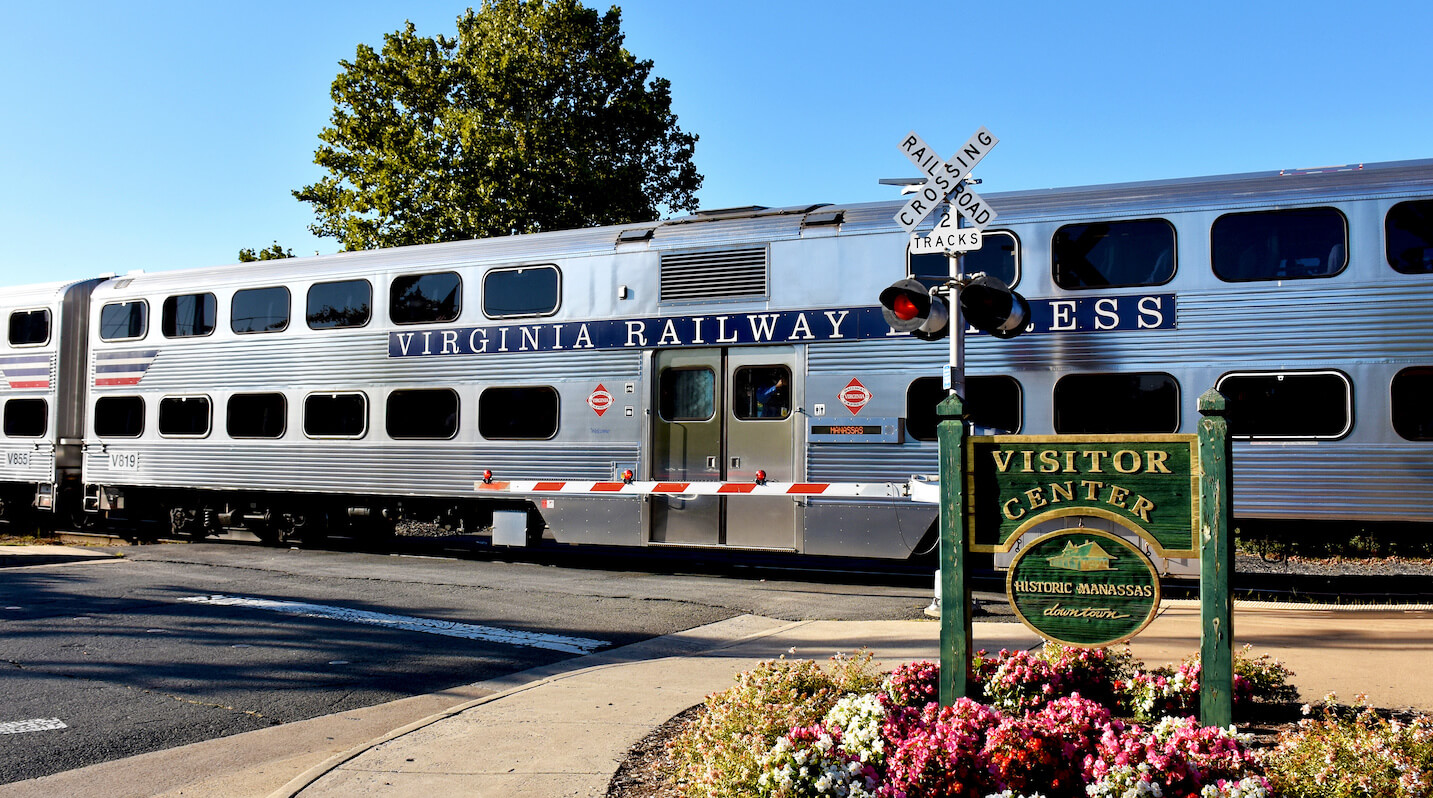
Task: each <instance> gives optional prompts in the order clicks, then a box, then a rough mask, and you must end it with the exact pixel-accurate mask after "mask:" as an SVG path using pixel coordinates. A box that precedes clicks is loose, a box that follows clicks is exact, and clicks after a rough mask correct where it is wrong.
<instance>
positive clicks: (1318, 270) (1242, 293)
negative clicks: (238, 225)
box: [0, 160, 1433, 558]
mask: <svg viewBox="0 0 1433 798" xmlns="http://www.w3.org/2000/svg"><path fill="white" fill-rule="evenodd" d="M986 199H987V200H988V202H989V204H990V205H991V207H993V208H994V209H995V210H996V211H997V212H998V213H999V217H998V219H997V221H996V223H995V224H994V225H993V226H992V227H991V228H990V229H989V230H987V231H986V232H987V235H986V237H985V245H984V247H983V248H982V249H980V250H978V251H976V252H973V253H970V254H968V255H967V256H966V257H965V259H964V260H965V264H964V271H965V272H967V273H974V272H977V271H984V272H987V273H990V274H994V275H996V276H999V277H1001V278H1002V279H1004V280H1005V281H1006V282H1008V283H1010V284H1012V285H1013V286H1014V287H1015V288H1016V289H1017V290H1019V291H1020V292H1021V293H1022V294H1023V295H1024V296H1025V297H1027V298H1028V300H1029V302H1030V305H1031V311H1032V313H1031V322H1030V326H1029V327H1028V328H1027V331H1026V332H1025V333H1024V334H1023V335H1021V336H1020V337H1018V338H1015V339H1013V340H995V339H993V338H991V337H990V336H987V335H983V334H981V335H975V334H971V335H969V337H968V341H967V344H966V347H965V354H966V364H965V365H966V373H967V399H968V405H969V407H970V408H971V410H972V413H973V416H974V421H975V423H976V424H977V425H979V426H981V427H984V428H987V429H998V430H1005V431H1011V432H1016V431H1018V432H1021V433H1026V434H1051V433H1113V432H1119V433H1145V432H1150V433H1156V432H1157V433H1163V432H1189V431H1192V430H1193V429H1194V426H1195V423H1196V420H1197V418H1198V413H1197V411H1196V407H1195V405H1196V399H1197V397H1198V396H1199V394H1201V393H1202V392H1204V391H1205V390H1206V389H1208V388H1210V387H1216V388H1218V389H1219V390H1220V391H1222V392H1223V393H1224V394H1225V395H1226V396H1227V397H1228V398H1229V400H1230V405H1231V408H1232V417H1231V424H1232V432H1233V434H1234V435H1235V441H1236V442H1235V453H1234V480H1235V482H1234V484H1235V494H1234V498H1235V507H1234V510H1235V516H1236V518H1238V519H1240V520H1241V521H1242V522H1243V523H1246V524H1248V523H1254V522H1257V521H1259V520H1279V521H1302V522H1309V521H1339V522H1347V521H1352V522H1358V523H1360V524H1367V523H1381V522H1397V523H1400V524H1423V525H1426V524H1429V523H1430V522H1433V503H1430V502H1429V501H1428V498H1427V497H1428V496H1429V494H1430V492H1433V400H1431V399H1433V351H1430V345H1433V160H1426V161H1412V162H1398V163H1387V164H1368V165H1359V166H1354V167H1339V168H1331V169H1324V170H1301V171H1288V172H1279V173H1260V174H1250V175H1235V176H1222V177H1206V178H1194V179H1185V180H1170V181H1154V182H1141V183H1128V184H1120V185H1108V186H1096V187H1082V188H1067V189H1053V190H1041V191H1021V192H1009V193H1003V194H999V193H992V194H987V195H986ZM899 207H900V203H899V202H898V201H897V202H879V203H866V204H852V205H813V206H809V207H797V208H779V209H768V208H758V207H753V208H743V209H730V210H723V211H712V212H703V213H697V214H695V215H693V216H689V217H685V218H678V219H672V220H667V221H661V222H650V223H641V224H629V225H623V226H618V227H606V228H596V229H586V230H572V231H561V232H551V233H540V234H534V235H522V236H513V237H510V238H498V239H489V240H480V241H465V242H456V243H447V244H434V245H428V246H418V247H408V248H401V249H392V250H382V251H371V252H354V253H342V254H337V255H331V256H321V257H313V258H298V259H287V260H277V261H265V262H259V263H250V264H244V265H238V266H225V267H220V268H206V269H192V270H183V271H173V272H163V273H155V274H131V275H127V276H123V277H112V278H107V279H97V280H90V281H85V282H79V283H73V284H68V285H49V286H36V287H25V288H19V289H8V290H6V291H5V293H4V297H3V300H0V313H3V314H4V315H5V316H6V318H8V320H9V336H8V339H7V340H6V342H5V343H4V346H3V347H0V369H3V371H4V376H5V380H4V382H3V383H0V401H2V402H3V405H4V407H3V413H4V429H3V436H0V455H3V457H4V459H3V461H0V501H3V502H4V507H5V509H6V510H8V511H15V510H16V509H17V508H19V509H23V508H25V507H33V508H38V509H39V510H42V511H47V512H70V513H73V514H75V515H76V516H78V517H81V518H83V517H86V516H89V517H94V516H96V515H98V516H104V517H108V518H111V519H126V520H129V521H137V520H145V519H147V520H151V521H159V522H160V523H161V524H162V525H164V526H165V527H166V528H167V529H169V530H173V531H176V532H188V533H193V534H198V535H203V534H210V533H214V532H217V531H219V530H221V529H223V528H225V527H237V526H243V527H248V528H250V529H252V530H253V531H254V532H256V533H257V534H259V535H260V537H262V538H264V539H266V540H271V541H277V540H283V539H290V538H311V537H318V536H323V535H327V534H335V533H342V534H350V533H352V534H372V535H379V536H382V535H385V534H390V533H391V531H392V529H393V523H394V521H395V520H397V519H400V518H421V519H433V518H439V519H443V520H444V521H446V522H448V523H452V524H462V525H464V526H465V527H467V528H468V529H470V530H486V529H488V527H489V525H490V524H492V522H493V518H494V516H493V513H494V511H495V510H496V511H498V513H499V515H498V517H499V519H500V520H501V521H502V523H500V524H497V525H495V526H494V529H496V530H497V531H496V532H494V533H493V534H494V540H495V542H498V543H505V544H532V543H537V542H539V541H540V540H542V539H549V540H552V541H556V542H559V543H577V544H606V545H618V546H687V547H697V548H701V549H711V548H732V549H737V548H745V549H759V550H774V551H785V552H795V553H801V554H808V555H833V556H859V557H873V558H906V557H910V556H913V555H918V554H921V553H925V552H928V551H929V550H930V549H931V548H932V543H933V541H934V536H935V529H936V524H935V520H936V509H935V507H934V506H933V505H930V504H924V503H920V502H914V501H911V500H910V499H909V498H908V497H905V496H902V495H900V494H901V491H899V490H892V491H890V493H891V494H892V495H889V496H883V495H876V496H873V495H868V494H866V493H862V492H860V491H856V492H851V493H848V494H841V493H840V492H839V491H835V492H834V493H836V494H837V495H828V494H824V493H821V492H820V491H817V490H813V491H811V492H801V491H797V492H795V493H794V494H793V495H782V496H770V495H751V494H744V495H742V494H738V495H726V494H723V493H720V492H718V493H712V492H707V493H702V492H700V491H698V490H696V488H695V487H693V488H692V489H691V492H690V493H683V494H676V495H673V494H672V493H670V492H669V493H666V494H660V495H658V494H647V495H639V496H628V495H604V493H603V492H602V490H601V488H594V486H593V484H592V483H598V484H599V485H600V484H607V483H609V482H619V481H620V480H622V478H623V475H624V474H626V473H627V472H630V476H632V477H635V478H636V479H638V480H655V481H669V482H676V483H681V484H686V483H693V484H694V485H696V484H707V483H723V484H728V485H734V484H740V483H752V482H753V481H756V480H758V479H760V478H764V479H766V480H770V481H772V482H779V483H795V484H798V485H817V486H820V485H849V484H860V485H872V484H883V483H889V484H891V485H904V484H907V483H909V482H910V481H911V480H912V479H913V475H921V474H931V473H933V472H935V471H936V470H937V456H936V443H935V421H936V419H935V417H934V409H935V405H936V404H937V402H938V401H939V399H940V398H942V397H943V395H944V391H943V389H942V381H941V367H942V366H943V365H944V363H945V360H946V357H947V350H946V347H945V346H944V345H942V344H938V343H937V344H933V343H929V342H926V341H921V340H916V339H915V338H912V337H911V336H910V335H908V334H904V333H893V332H892V330H891V329H890V328H889V327H888V326H886V325H885V323H884V322H883V320H882V318H881V315H880V311H879V308H878V307H876V297H877V296H878V295H879V293H880V292H881V290H882V289H883V288H885V287H886V286H887V285H889V284H890V283H892V282H893V281H895V280H898V279H902V278H905V277H908V276H909V277H915V278H916V279H922V280H924V281H926V282H928V283H934V282H937V281H939V280H941V279H942V278H943V275H945V274H946V269H947V264H946V260H945V258H944V256H941V255H928V254H925V253H923V252H921V251H916V252H914V253H913V252H911V251H910V242H909V238H908V236H906V235H905V234H904V233H903V232H902V231H901V230H900V228H899V227H898V226H897V225H896V223H895V222H894V220H893V218H892V217H893V215H894V213H895V211H896V210H897V209H898V208H899ZM524 480H526V481H528V482H542V483H544V485H543V490H542V491H540V492H531V493H527V494H524V493H523V492H522V491H521V490H518V491H516V492H511V491H510V492H502V493H499V492H495V491H491V490H485V489H484V488H485V487H486V486H490V485H492V484H493V483H494V482H497V483H504V484H509V485H515V484H519V483H520V482H521V481H524ZM521 484H527V483H521ZM568 484H573V485H576V486H577V487H575V488H574V490H573V491H572V492H565V491H564V490H563V489H562V487H561V486H563V485H568ZM514 518H517V519H520V520H519V521H518V522H517V529H516V532H514V530H513V523H514V522H513V519H514ZM1429 529H1430V530H1433V527H1429ZM484 534H486V532H484Z"/></svg>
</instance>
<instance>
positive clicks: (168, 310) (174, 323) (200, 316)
mask: <svg viewBox="0 0 1433 798" xmlns="http://www.w3.org/2000/svg"><path fill="white" fill-rule="evenodd" d="M215 306H216V302H215V301H214V295H213V294H183V295H181V296H172V297H168V298H166V299H165V300H164V307H163V308H162V309H161V310H160V322H159V327H160V332H162V333H164V337H165V338H188V337H191V336H198V335H208V334H210V333H212V332H214V312H215Z"/></svg>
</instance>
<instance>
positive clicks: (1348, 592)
mask: <svg viewBox="0 0 1433 798" xmlns="http://www.w3.org/2000/svg"><path fill="white" fill-rule="evenodd" d="M54 537H55V539H56V541H57V542H60V543H65V544H69V545H81V546H96V545H98V546H105V545H129V544H130V543H131V540H130V539H129V538H127V537H126V536H123V535H120V534H117V533H113V532H95V531H81V530H63V531H59V532H56V533H55V535H54ZM206 541H212V542H227V543H233V544H236V545H255V546H257V545H262V544H261V542H260V541H259V539H258V537H256V536H255V535H253V534H252V533H249V532H245V531H242V530H235V531H229V532H225V533H224V534H222V535H218V536H213V537H209V538H206ZM145 542H146V543H149V542H153V543H189V542H193V541H192V539H189V538H178V537H168V536H161V537H158V538H153V539H146V540H145ZM306 547H307V548H314V547H313V546H306ZM324 547H325V548H334V549H349V550H365V551H374V548H373V547H372V546H371V545H361V544H359V543H358V542H357V541H352V540H347V539H334V540H332V541H330V542H329V543H328V544H327V545H326V546H324ZM383 552H385V553H389V554H400V555H414V556H440V557H452V558H455V559H463V558H478V557H482V558H486V557H492V556H500V557H502V558H506V559H514V560H522V561H529V562H545V563H549V564H553V565H567V566H572V567H588V568H591V567H595V568H610V569H618V570H634V569H635V570H655V571H668V572H671V571H675V572H694V571H703V572H707V571H715V572H720V573H724V574H728V575H732V576H737V577H742V576H753V577H758V578H779V579H786V580H792V581H809V582H839V583H842V584H861V583H865V582H869V583H872V584H895V585H913V586H924V585H926V584H929V583H930V580H931V579H932V576H933V569H932V568H931V567H930V566H928V565H913V564H910V563H891V562H885V561H871V562H852V561H847V560H842V561H839V562H824V561H821V560H815V559H810V558H807V559H799V560H795V561H793V560H792V559H791V558H790V557H789V556H787V557H776V556H751V555H749V554H746V555H742V556H739V557H738V556H729V557H725V558H715V559H714V560H713V561H712V562H709V563H706V564H704V565H701V566H698V565H696V564H694V563H692V562H691V561H690V559H677V558H673V557H671V556H670V555H668V554H666V553H665V552H639V551H637V550H633V549H630V548H624V549H620V550H613V551H604V550H594V549H592V548H584V549H583V550H582V551H581V552H573V551H568V550H567V549H566V548H565V547H555V546H554V547H539V548H533V549H493V548H492V547H491V546H488V545H486V544H479V543H477V542H476V541H475V540H474V539H473V537H472V536H465V535H399V536H397V537H395V538H393V540H392V541H391V545H390V546H388V547H386V548H385V549H383ZM1290 567H1291V568H1293V567H1295V566H1290ZM1358 571H1359V572H1357V573H1344V572H1340V571H1339V570H1338V566H1337V565H1330V566H1320V567H1319V568H1318V570H1317V571H1316V572H1302V573H1296V572H1292V571H1291V572H1289V573H1269V572H1267V571H1261V572H1252V571H1238V570H1236V571H1235V573H1234V585H1233V587H1234V594H1235V597H1236V598H1238V599H1242V600H1246V601H1251V600H1254V601H1278V602H1286V603H1291V604H1303V603H1318V604H1339V605H1350V606H1369V605H1375V606H1376V605H1399V604H1428V603H1433V574H1417V573H1369V572H1368V566H1367V565H1366V564H1361V565H1360V566H1359V567H1358ZM975 588H976V589H977V590H980V591H982V592H986V593H1003V592H1004V589H1005V584H1004V575H1003V574H1001V573H997V572H994V571H982V572H978V573H977V574H976V575H975ZM1163 593H1164V595H1165V597H1166V598H1196V597H1197V596H1198V595H1199V586H1198V584H1197V582H1195V581H1193V580H1182V579H1167V580H1165V581H1164V585H1163Z"/></svg>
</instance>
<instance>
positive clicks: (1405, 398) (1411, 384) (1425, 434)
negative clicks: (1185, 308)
mask: <svg viewBox="0 0 1433 798" xmlns="http://www.w3.org/2000/svg"><path fill="white" fill-rule="evenodd" d="M1390 390H1391V392H1392V396H1391V399H1392V405H1393V429H1394V431H1395V432H1397V433H1398V434H1399V435H1400V436H1402V437H1403V438H1405V439H1407V440H1410V441H1433V403H1430V402H1429V401H1428V397H1430V396H1433V367H1429V366H1419V367H1416V368H1411V369H1404V370H1402V371H1400V372H1398V373H1397V374H1395V375H1393V385H1392V386H1391V388H1390ZM7 423H8V422H7Z"/></svg>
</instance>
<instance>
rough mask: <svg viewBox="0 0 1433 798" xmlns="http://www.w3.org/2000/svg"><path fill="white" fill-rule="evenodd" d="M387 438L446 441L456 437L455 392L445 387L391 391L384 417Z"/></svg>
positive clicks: (456, 403) (456, 412)
mask: <svg viewBox="0 0 1433 798" xmlns="http://www.w3.org/2000/svg"><path fill="white" fill-rule="evenodd" d="M385 425H386V427H387V429H388V437H390V438H394V439H397V440H404V439H432V440H448V439H450V438H452V437H453V436H455V435H457V434H458V392H457V391H454V390H452V389H449V388H438V389H427V390H411V391H394V392H393V393H390V394H388V413H387V415H386V417H385Z"/></svg>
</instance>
